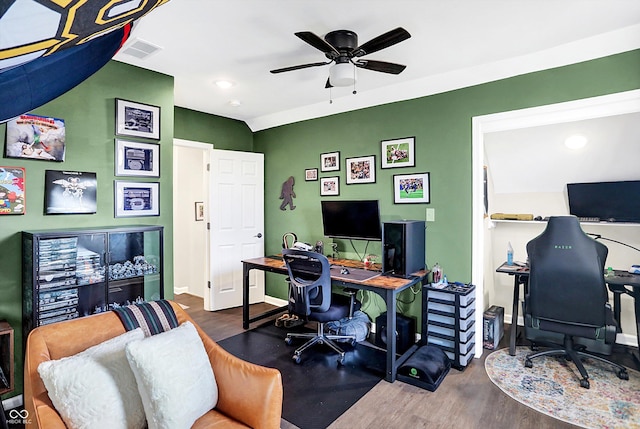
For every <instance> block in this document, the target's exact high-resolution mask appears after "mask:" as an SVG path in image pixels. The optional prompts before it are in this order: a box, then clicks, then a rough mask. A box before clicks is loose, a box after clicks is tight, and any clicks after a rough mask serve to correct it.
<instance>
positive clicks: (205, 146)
mask: <svg viewBox="0 0 640 429" xmlns="http://www.w3.org/2000/svg"><path fill="white" fill-rule="evenodd" d="M173 145H174V146H182V147H190V148H194V149H200V150H202V151H203V152H208V153H207V159H208V160H210V159H211V154H212V153H213V150H214V145H213V143H203V142H197V141H193V140H184V139H178V138H174V139H173ZM175 169H176V163H175V161H174V164H173V171H174V173H175ZM205 176H206V177H207V178H206V180H205V187H206V189H205V192H204V195H205V196H204V197H203V199H204V206H205V207H211V205H210V204H209V202H210V201H209V200H210V191H211V189H210V186H211V172H210V171H209V170H207V171H206V172H205ZM174 177H175V176H174ZM173 201H174V204H176V199H175V198H174V200H173ZM207 222H209V220H208V219H207ZM173 230H174V231H175V228H173ZM207 230H208V228H207ZM174 233H175V232H174ZM210 247H211V237H210V236H209V234H207V236H206V239H205V249H203V250H202V251H203V254H204V255H205V258H206V270H207V273H206V278H207V281H209V280H210V279H211V262H210V259H211V258H210V257H209V255H210V252H211V250H210ZM174 254H175V249H174ZM203 298H204V308H208V305H210V302H209V301H210V299H211V297H210V294H209V293H208V291H207V289H205V291H204V293H203Z"/></svg>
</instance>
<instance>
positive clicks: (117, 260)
mask: <svg viewBox="0 0 640 429" xmlns="http://www.w3.org/2000/svg"><path fill="white" fill-rule="evenodd" d="M163 229H164V228H163V227H162V226H155V225H154V226H147V225H136V226H126V227H107V228H83V229H65V230H47V231H23V232H22V251H23V274H22V282H23V305H22V308H23V319H24V320H23V330H24V338H25V339H26V337H27V334H28V333H29V331H31V330H32V329H33V328H35V327H37V326H40V325H46V324H49V323H54V322H58V321H62V320H68V319H74V318H77V317H84V316H88V315H90V314H95V313H101V312H103V311H107V310H111V309H113V308H114V307H118V306H121V305H128V304H131V303H134V302H141V301H150V300H156V299H162V298H164V282H163V277H164V276H163Z"/></svg>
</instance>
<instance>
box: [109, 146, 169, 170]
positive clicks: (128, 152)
mask: <svg viewBox="0 0 640 429" xmlns="http://www.w3.org/2000/svg"><path fill="white" fill-rule="evenodd" d="M115 175H116V176H140V177H160V145H159V144H157V143H143V142H133V141H128V140H121V139H116V143H115Z"/></svg>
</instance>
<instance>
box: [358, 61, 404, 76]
mask: <svg viewBox="0 0 640 429" xmlns="http://www.w3.org/2000/svg"><path fill="white" fill-rule="evenodd" d="M354 64H355V65H356V67H360V68H363V69H367V70H373V71H377V72H382V73H391V74H400V73H402V71H403V70H404V69H405V68H407V66H405V65H402V64H396V63H387V62H385V61H374V60H358V61H356V62H354Z"/></svg>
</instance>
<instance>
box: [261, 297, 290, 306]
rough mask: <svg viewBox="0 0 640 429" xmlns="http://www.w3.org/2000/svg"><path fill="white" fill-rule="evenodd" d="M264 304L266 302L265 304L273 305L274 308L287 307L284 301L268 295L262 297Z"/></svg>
mask: <svg viewBox="0 0 640 429" xmlns="http://www.w3.org/2000/svg"><path fill="white" fill-rule="evenodd" d="M264 302H266V303H267V304H271V305H275V306H276V307H283V306H285V305H287V300H286V299H280V298H276V297H274V296H269V295H265V296H264Z"/></svg>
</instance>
